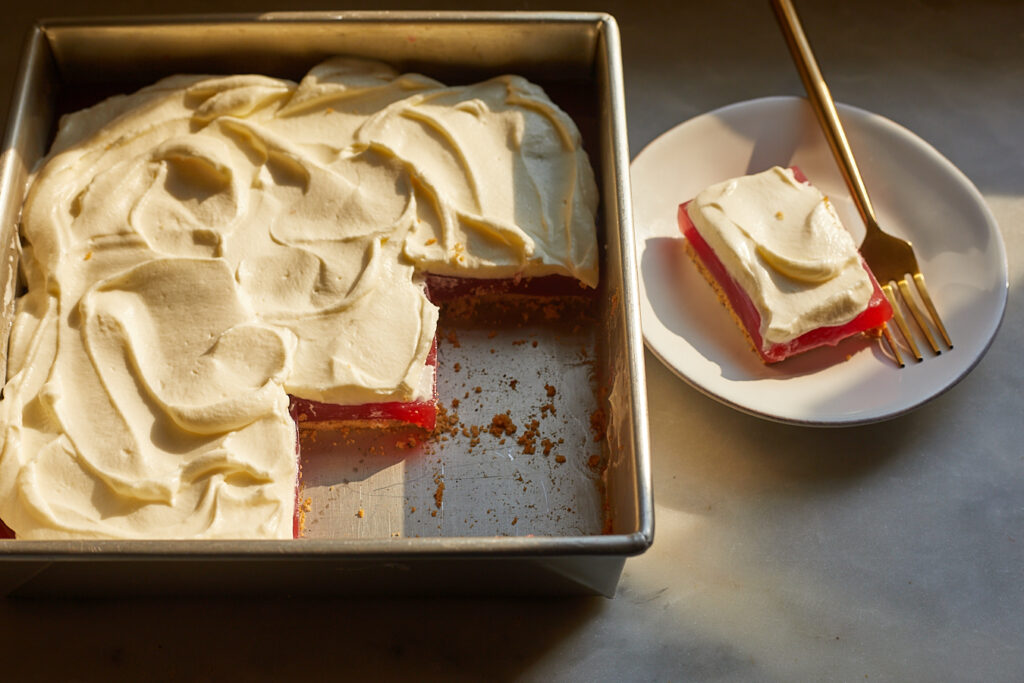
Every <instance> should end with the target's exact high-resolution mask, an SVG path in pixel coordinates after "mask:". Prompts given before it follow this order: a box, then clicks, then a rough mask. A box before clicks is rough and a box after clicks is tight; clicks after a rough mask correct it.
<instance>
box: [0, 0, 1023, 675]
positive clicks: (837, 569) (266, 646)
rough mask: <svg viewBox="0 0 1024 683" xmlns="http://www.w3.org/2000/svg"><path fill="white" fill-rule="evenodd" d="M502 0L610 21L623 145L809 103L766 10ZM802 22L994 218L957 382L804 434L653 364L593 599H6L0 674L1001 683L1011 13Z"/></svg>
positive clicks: (1017, 648) (1016, 482) (1018, 271)
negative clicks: (631, 494) (613, 545)
mask: <svg viewBox="0 0 1024 683" xmlns="http://www.w3.org/2000/svg"><path fill="white" fill-rule="evenodd" d="M447 5H448V6H451V7H457V5H455V4H452V3H447ZM370 6H372V5H371V3H349V4H347V5H345V6H342V5H340V4H337V3H327V2H307V3H304V4H303V8H304V9H306V8H308V9H315V8H332V9H347V8H360V7H370ZM444 6H446V3H430V4H425V3H418V4H414V3H408V2H406V3H400V2H394V3H390V4H389V7H391V8H396V9H397V8H434V9H436V8H441V7H444ZM509 7H513V8H517V9H534V10H536V9H545V8H552V9H554V8H557V9H588V10H593V9H600V10H607V11H610V12H611V13H612V14H614V15H615V16H616V18H617V19H618V21H619V24H620V29H621V31H622V38H623V58H624V62H625V77H626V92H627V107H628V109H627V115H628V120H629V125H630V145H631V153H632V155H634V156H635V155H636V154H637V153H638V152H639V151H640V150H641V149H642V148H643V146H644V145H646V144H647V143H648V142H650V141H651V140H652V139H654V138H655V137H656V136H657V135H658V134H660V133H661V132H663V131H664V130H666V129H668V128H670V127H672V126H674V125H675V124H676V123H679V122H680V121H683V120H685V119H687V118H690V117H691V116H694V115H696V114H699V113H702V112H705V111H708V110H711V109H715V108H717V107H719V106H721V105H724V104H728V103H731V102H736V101H741V100H747V99H752V98H755V97H762V96H767V95H775V94H790V95H800V94H802V88H801V85H800V82H799V79H798V78H797V75H796V72H795V70H794V68H793V66H792V63H791V61H790V58H789V54H788V52H787V51H786V48H785V46H784V43H783V41H782V38H781V36H780V34H779V32H778V29H777V27H776V25H775V21H774V18H773V16H772V13H771V10H770V8H769V5H768V2H767V0H765V1H764V2H760V1H741V0H729V1H727V2H714V3H697V2H692V3H687V2H680V3H675V2H666V1H664V0H659V1H657V2H649V3H643V2H606V3H603V4H594V3H589V4H586V3H581V2H561V3H557V6H552V5H551V4H549V3H545V2H519V3H509V4H505V5H502V6H500V8H509ZM68 8H73V5H72V3H68V2H59V1H57V0H37V2H34V3H31V4H25V5H21V6H19V7H18V8H16V9H14V10H9V11H8V12H7V19H6V21H5V25H4V27H3V29H2V31H3V36H4V41H3V43H2V44H0V46H2V47H0V59H2V78H3V80H2V81H0V87H2V90H3V92H4V93H9V92H10V90H11V88H12V82H13V73H14V70H15V68H16V64H17V57H18V54H19V50H20V47H19V46H20V41H21V39H22V37H23V36H24V34H25V31H26V30H27V28H28V26H29V23H30V21H31V19H32V18H34V17H43V16H55V15H68V14H80V13H82V12H84V11H85V10H83V9H77V8H73V9H68ZM140 8H144V11H146V12H147V13H159V12H164V13H166V12H172V11H180V12H200V11H203V12H212V11H256V10H266V9H280V8H281V4H278V5H277V6H275V5H273V4H267V3H246V2H224V1H220V2H218V1H217V0H210V1H208V2H199V1H198V0H182V1H179V2H177V3H170V2H166V1H163V0H153V1H152V2H149V3H146V4H145V5H143V4H138V5H136V4H135V3H132V2H128V1H127V0H124V1H118V0H102V1H98V2H95V3H90V5H89V9H88V13H89V14H122V13H127V12H133V11H140ZM798 9H799V10H800V11H801V15H802V17H803V19H804V23H805V27H806V29H807V32H808V34H809V36H810V39H811V42H812V44H813V45H814V47H815V49H816V50H817V52H818V57H819V60H820V62H821V65H822V69H823V71H824V72H825V75H826V77H827V78H828V79H829V81H830V84H831V87H832V91H833V94H834V95H835V97H836V99H838V100H840V101H843V102H846V103H849V104H853V105H856V106H858V107H861V108H864V109H867V110H870V111H873V112H876V113H878V114H882V115H884V116H886V117H888V118H890V119H893V120H895V121H897V122H898V123H901V124H903V125H904V126H906V127H907V128H909V129H911V130H912V131H914V132H916V133H917V134H918V135H920V136H921V137H922V138H924V139H925V140H926V141H928V142H930V143H931V144H932V145H933V146H935V147H936V148H937V149H938V150H939V151H940V152H941V153H942V154H944V155H945V156H946V157H947V158H949V159H950V160H951V161H952V162H953V163H954V164H956V165H957V166H958V167H959V168H960V169H961V170H962V171H963V172H964V173H965V174H966V175H967V176H968V177H969V178H971V180H973V182H974V183H975V184H976V185H977V186H978V188H979V190H980V191H981V192H982V194H983V195H984V197H985V200H986V202H987V203H988V205H989V207H990V209H991V210H992V212H993V213H994V214H995V217H996V220H997V221H998V223H999V225H1000V226H1001V229H1002V234H1003V238H1004V240H1005V242H1006V247H1007V252H1008V254H1009V268H1010V270H1009V273H1010V290H1011V291H1010V295H1009V306H1008V308H1007V312H1006V317H1005V320H1004V322H1003V326H1002V329H1001V331H1000V333H999V335H998V337H997V338H996V340H995V342H994V344H993V345H992V347H991V349H990V351H989V352H988V355H987V356H986V357H985V358H984V359H983V360H982V362H981V363H980V364H979V365H978V366H977V367H976V368H975V370H974V371H973V372H972V373H971V374H970V375H969V376H968V377H967V378H966V379H964V380H963V381H962V382H961V383H960V384H958V385H957V386H956V387H954V388H953V389H952V390H951V391H949V392H948V393H946V394H944V395H942V396H941V397H939V398H938V399H936V400H935V401H933V402H931V403H929V404H927V405H926V406H924V407H923V408H921V409H919V410H917V411H915V412H913V413H911V414H909V415H906V416H904V417H901V418H898V419H896V420H892V421H889V422H886V423H881V424H876V425H871V426H866V427H856V428H846V429H810V428H800V427H790V426H784V425H780V424H775V423H771V422H766V421H763V420H759V419H756V418H753V417H749V416H746V415H743V414H740V413H738V412H735V411H733V410H731V409H729V408H727V407H724V406H721V405H719V404H717V403H715V402H713V401H712V400H710V399H708V398H706V397H705V396H704V395H702V394H701V393H699V392H698V391H696V390H694V389H692V388H690V387H689V386H688V385H686V384H685V383H684V382H683V381H681V380H679V379H678V378H677V377H676V376H675V375H674V374H673V373H672V372H671V371H669V370H668V369H666V368H665V367H664V366H663V365H662V364H661V363H660V362H659V361H658V360H657V359H655V358H654V357H653V356H651V355H650V354H648V355H647V364H648V368H647V379H648V396H649V403H650V406H651V409H650V410H651V413H650V428H651V436H652V460H653V471H654V486H655V500H656V533H655V542H654V545H653V547H652V548H651V549H650V550H649V551H648V552H647V553H645V554H644V555H642V556H640V557H637V558H632V559H630V560H628V561H627V563H626V568H625V572H624V574H623V577H622V580H621V583H620V585H619V589H618V593H617V595H616V596H615V598H614V599H611V600H607V599H603V598H589V599H567V600H544V601H541V600H537V601H523V600H516V601H512V600H497V599H495V600H485V601H479V600H412V601H398V600H394V601H391V600H388V601H340V600H310V599H303V600H293V601H287V600H274V601H258V600H257V601H251V600H250V601H245V602H238V601H232V600H226V599H225V600H212V601H211V600H201V599H192V598H190V599H182V600H137V601H109V602H58V601H21V600H9V601H6V602H0V654H3V655H6V656H3V658H2V661H3V664H2V666H3V669H2V670H3V671H5V672H7V673H8V674H14V675H13V677H12V678H10V679H9V680H36V679H48V678H60V679H71V680H84V679H91V678H97V679H102V680H119V679H122V678H131V679H149V678H151V677H152V678H156V679H167V680H177V679H198V680H216V679H223V678H227V679H228V680H232V679H235V678H242V679H246V680H291V679H293V678H298V677H300V676H301V677H302V678H306V679H309V680H321V679H324V678H326V677H327V676H328V675H330V676H332V677H335V676H341V675H343V674H352V675H353V678H355V677H356V676H358V677H360V678H367V679H376V678H378V677H381V676H387V677H394V678H405V679H413V680H422V679H438V678H454V679H459V680H461V679H466V680H479V679H498V680H508V679H527V680H658V681H670V680H671V681H676V680H699V681H707V680H716V681H718V680H723V681H724V680H728V681H734V680H737V681H741V680H742V681H746V680H751V681H755V680H756V681H762V680H781V681H790V680H841V681H847V680H871V681H877V680H892V681H908V680H922V681H934V680H956V681H1011V680H1021V678H1022V677H1024V397H1022V395H1024V391H1022V388H1024V364H1022V363H1021V362H1020V360H1019V359H1020V356H1021V353H1020V350H1019V348H1018V343H1019V340H1021V339H1022V338H1024V315H1022V313H1024V307H1022V305H1021V303H1020V301H1021V292H1020V291H1019V290H1020V286H1021V285H1020V283H1021V275H1022V273H1024V228H1022V226H1024V114H1022V112H1024V87H1022V86H1021V84H1022V83H1024V4H1021V3H1015V2H1012V1H1010V2H998V1H996V0H990V1H988V2H975V3H969V2H960V3H954V2H945V1H939V0H917V1H914V0H898V1H896V2H889V1H885V0H869V1H866V2H860V3H854V2H850V3H828V2H815V1H813V0H803V1H802V2H799V3H798ZM5 97H6V96H5ZM954 352H955V351H954ZM57 652H60V653H61V656H60V657H57V656H55V655H56V653H57ZM12 668H13V671H12ZM4 678H7V675H6V674H5V676H4Z"/></svg>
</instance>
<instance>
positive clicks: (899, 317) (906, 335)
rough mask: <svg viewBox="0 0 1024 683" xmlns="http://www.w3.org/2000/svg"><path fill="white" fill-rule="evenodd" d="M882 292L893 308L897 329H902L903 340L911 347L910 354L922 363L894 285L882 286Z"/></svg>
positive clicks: (922, 358) (893, 317)
mask: <svg viewBox="0 0 1024 683" xmlns="http://www.w3.org/2000/svg"><path fill="white" fill-rule="evenodd" d="M882 292H883V293H884V294H885V298H886V299H888V300H889V305H890V306H892V319H893V320H894V321H896V327H898V328H900V334H902V335H903V340H904V341H905V342H907V346H908V347H910V352H911V353H912V354H914V360H916V361H918V362H920V361H922V360H924V356H922V355H921V352H920V351H918V349H917V342H915V341H914V337H913V335H911V334H910V328H909V327H907V321H906V319H904V317H903V313H902V312H901V311H900V306H899V303H898V302H897V301H896V295H895V294H893V291H892V283H891V282H888V283H886V284H884V285H882Z"/></svg>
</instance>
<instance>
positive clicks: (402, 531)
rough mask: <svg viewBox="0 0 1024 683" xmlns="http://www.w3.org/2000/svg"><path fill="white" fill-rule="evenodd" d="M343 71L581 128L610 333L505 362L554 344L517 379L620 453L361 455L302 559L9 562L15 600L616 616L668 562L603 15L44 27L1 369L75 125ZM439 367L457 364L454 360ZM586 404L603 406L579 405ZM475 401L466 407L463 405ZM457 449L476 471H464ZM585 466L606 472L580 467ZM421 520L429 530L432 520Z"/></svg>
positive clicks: (334, 492) (97, 550)
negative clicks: (88, 114) (465, 603)
mask: <svg viewBox="0 0 1024 683" xmlns="http://www.w3.org/2000/svg"><path fill="white" fill-rule="evenodd" d="M336 54H346V55H353V56H361V57H368V58H375V59H380V60H383V61H386V62H389V63H391V64H393V65H394V66H396V67H397V68H398V69H400V70H402V71H418V72H421V73H425V74H427V75H429V76H432V77H435V78H438V79H439V80H442V81H446V82H456V83H457V82H471V81H475V80H482V79H484V78H487V77H490V76H496V75H499V74H502V73H518V74H521V75H523V76H526V77H527V78H530V79H531V80H534V81H536V82H539V83H540V84H541V85H543V86H544V87H545V88H546V89H548V91H549V93H551V94H552V98H553V99H555V101H556V102H557V103H558V104H560V105H562V106H563V108H565V109H567V111H569V113H570V114H571V115H573V116H574V117H576V118H577V121H578V123H579V124H580V127H581V130H582V132H583V135H584V140H585V145H586V147H587V149H588V152H589V154H590V156H591V160H592V162H593V164H594V167H595V172H596V175H597V180H598V186H599V189H600V191H601V205H600V216H601V219H600V223H601V230H600V235H601V239H602V241H603V247H604V248H603V250H602V263H601V267H602V285H601V287H600V288H599V290H598V291H599V297H598V299H597V301H596V302H595V303H594V308H595V311H593V316H592V320H593V321H594V322H593V323H592V324H591V325H590V326H589V327H588V328H587V329H584V330H583V331H582V332H580V331H579V330H578V326H577V328H575V329H574V330H573V331H571V332H569V331H566V330H558V329H554V330H552V329H549V328H547V327H545V326H544V325H540V326H539V327H537V328H528V329H518V330H517V331H515V332H514V333H510V334H506V333H505V332H502V335H501V336H499V338H498V340H499V341H501V339H502V338H504V339H505V342H506V344H505V346H504V347H502V348H503V349H505V351H508V353H514V352H515V351H514V348H516V349H517V348H519V347H526V346H529V345H527V344H524V343H523V341H524V340H526V339H528V338H532V339H534V340H536V339H540V340H541V341H542V342H543V343H542V344H541V348H542V349H544V350H545V354H540V357H541V358H542V359H543V360H541V361H536V360H534V361H529V362H532V363H537V362H540V363H546V366H545V367H543V368H542V369H543V372H542V371H541V369H537V368H534V367H533V366H530V365H528V364H527V365H522V366H521V367H520V370H519V371H518V374H519V375H522V376H523V378H524V379H523V381H524V382H525V383H526V385H529V384H530V381H533V383H534V384H537V385H538V386H537V387H534V388H535V389H543V388H545V387H546V385H547V382H548V381H549V380H548V378H549V377H552V376H557V377H559V378H561V380H562V381H563V382H569V385H568V386H564V387H561V388H560V389H559V391H558V399H559V400H560V401H562V403H560V404H559V406H560V410H562V413H563V414H565V413H568V417H567V418H565V419H562V420H561V422H560V423H559V424H561V425H564V427H561V428H559V429H563V430H565V432H564V433H565V434H566V435H567V436H572V438H574V439H575V438H576V437H579V436H580V435H581V434H582V435H586V433H587V431H586V427H581V426H580V424H581V423H585V422H587V420H586V417H587V414H588V412H589V410H590V408H591V407H597V408H600V409H602V410H603V411H604V413H605V414H606V416H607V420H606V435H605V438H604V439H603V441H601V442H600V443H597V444H596V445H593V444H591V445H589V446H586V445H582V443H581V442H580V441H579V440H578V439H577V440H576V441H573V443H575V444H580V445H578V446H571V445H569V446H566V447H565V455H564V456H562V457H561V458H559V459H558V461H557V462H559V463H564V464H566V466H564V467H558V466H556V465H555V464H554V463H555V462H556V461H555V459H554V458H547V459H540V456H536V457H534V458H533V459H527V458H524V457H522V455H523V454H522V452H520V451H516V450H515V449H513V448H507V447H506V448H504V449H498V448H494V449H492V452H491V453H490V454H487V452H486V450H485V453H484V455H481V454H480V453H479V452H473V453H469V457H467V455H466V453H465V444H463V445H462V446H459V445H457V441H458V439H459V438H460V437H459V435H458V434H453V435H452V442H453V443H452V445H450V446H449V445H446V444H439V445H437V446H436V448H435V451H432V452H429V453H427V454H422V453H421V454H401V455H397V454H392V456H385V457H383V458H382V459H377V460H374V459H373V458H372V457H363V456H365V455H366V454H365V453H363V454H362V455H361V456H360V457H359V458H358V459H353V458H351V457H349V458H348V459H347V460H346V459H344V458H342V459H340V460H339V459H337V455H336V454H335V455H334V456H332V454H330V453H327V454H320V455H319V456H317V458H316V460H314V461H309V462H304V464H303V468H304V472H303V477H304V480H306V479H308V480H309V482H308V486H309V490H308V492H304V493H303V495H306V494H307V493H308V495H309V500H310V505H309V506H310V507H311V510H310V513H309V517H310V519H309V522H308V530H309V531H310V533H308V534H307V535H306V537H304V538H302V539H296V540H290V541H261V542H251V541H87V542H85V541H83V542H66V541H60V542H58V541H23V540H0V594H4V595H138V594H168V593H190V594H218V595H223V594H262V595H267V594H290V595H295V594H342V595H410V594H418V595H471V594H475V595H499V594H505V595H507V594H524V595H552V594H604V595H609V596H610V595H612V594H613V593H614V591H615V587H616V585H617V582H618V580H619V576H620V574H621V571H622V567H623V564H624V562H625V559H626V557H628V556H630V555H635V554H638V553H641V552H643V551H644V550H645V549H646V548H647V547H648V546H649V545H650V543H651V542H652V540H653V530H654V521H653V500H652V489H651V481H650V476H651V475H650V462H649V458H650V456H649V443H648V434H647V409H646V389H645V384H644V366H643V343H642V339H641V334H640V321H639V313H638V310H639V307H638V305H637V283H636V261H635V258H636V256H635V252H634V246H633V245H634V242H633V228H632V224H631V220H632V211H631V206H630V191H629V166H628V163H629V153H628V149H627V141H626V140H627V137H626V122H625V108H624V95H623V84H622V67H621V57H620V49H619V35H618V28H617V26H616V23H615V20H614V19H613V18H612V17H611V16H609V15H607V14H601V13H461V12H460V13H436V12H430V13H425V12H371V13H367V12H338V13H322V12H316V13H308V12H301V13H275V14H264V15H245V16H240V15H231V16H181V17H158V18H128V19H110V20H52V21H43V22H40V23H39V24H38V25H37V26H36V27H35V28H34V29H33V30H32V32H31V33H30V35H29V36H28V39H27V42H26V46H25V51H24V56H23V60H22V64H21V70H20V73H19V77H18V81H17V85H16V89H15V92H14V96H13V99H12V105H11V112H10V118H9V121H8V130H7V135H6V138H5V143H4V150H3V157H2V166H0V219H2V225H0V228H2V233H0V244H2V245H3V246H4V249H5V254H6V258H4V259H3V260H2V261H0V281H2V282H4V283H6V285H5V290H4V314H3V319H2V322H3V329H2V337H0V347H2V348H4V349H6V347H7V335H8V332H9V327H10V317H11V310H12V305H13V300H14V297H15V296H16V293H17V277H16V273H17V250H16V243H17V227H18V221H19V215H20V210H21V202H22V198H23V196H24V193H25V190H26V186H27V183H28V181H29V175H30V173H31V171H32V169H33V168H34V167H35V165H36V163H37V162H38V161H39V159H41V158H42V157H43V156H44V155H45V153H46V150H47V147H48V146H49V144H50V141H51V139H52V136H53V131H54V129H55V125H56V120H57V118H58V117H59V116H60V115H61V114H62V113H65V112H67V111H71V110H74V109H77V108H79V107H81V106H86V105H89V104H92V103H94V102H95V101H98V100H99V99H100V98H101V97H103V96H106V95H110V94H115V93H117V92H128V91H131V90H133V89H135V88H137V87H139V86H141V85H145V84H147V83H150V82H152V81H154V80H156V79H158V78H160V77H162V76H166V75H171V74H174V73H262V74H267V75H271V76H277V77H284V78H292V79H297V78H299V77H301V76H302V74H303V73H305V71H306V70H308V69H309V68H310V67H311V66H313V65H314V64H316V63H317V62H319V61H321V60H323V59H325V58H327V57H329V56H332V55H336ZM445 324H446V323H444V321H442V325H445ZM455 328H457V329H455ZM455 328H453V329H451V330H448V333H449V334H458V335H460V336H461V338H462V339H463V343H462V344H455V345H454V346H453V347H449V349H448V351H447V353H450V354H452V355H451V356H450V357H449V358H448V360H449V361H451V360H452V359H453V358H459V357H461V358H464V359H465V363H466V365H467V367H468V366H471V365H472V366H475V367H477V368H483V367H485V366H486V365H487V364H488V363H491V364H492V365H493V363H494V361H493V358H494V354H495V349H494V345H495V342H493V341H491V340H492V339H493V338H494V337H495V334H494V332H488V331H487V330H486V329H484V328H480V327H479V326H477V327H474V326H473V325H472V324H471V325H469V326H465V327H458V325H457V324H456V325H455ZM514 337H515V339H513V338H514ZM580 343H582V344H583V345H585V346H586V348H587V349H588V351H587V353H585V354H584V355H587V358H586V359H585V362H578V361H579V359H578V358H577V357H576V356H577V355H578V353H579V352H578V348H579V347H578V344H580ZM537 346H538V344H537V343H534V344H533V347H534V348H536V347H537ZM455 349H462V350H461V351H456V350H455ZM499 351H500V352H501V353H504V352H505V351H501V350H499ZM441 353H442V362H444V354H445V353H446V351H445V348H444V347H442V349H441ZM459 353H462V354H465V355H463V356H459V355H458V354H459ZM489 354H490V358H491V360H490V361H489V360H488V356H489ZM574 354H575V355H574ZM574 359H575V360H574ZM519 361H522V359H521V358H520V359H519V360H518V361H517V360H515V359H514V358H513V359H512V361H511V362H519ZM4 365H6V364H5V363H4ZM581 368H583V369H582V370H581ZM535 369H536V372H533V370H535ZM528 377H530V378H532V377H536V379H533V380H530V379H528ZM574 377H575V378H577V379H578V380H579V381H578V382H577V384H575V385H573V382H576V381H577V380H575V379H574ZM595 377H596V378H597V379H596V380H595V379H594V378H595ZM466 379H467V378H466V377H465V376H462V377H456V376H455V375H452V374H451V373H450V372H449V373H448V376H447V377H443V378H442V379H441V380H440V384H441V385H442V391H448V392H449V395H450V396H456V395H458V396H460V397H461V396H462V395H463V394H462V393H461V392H462V391H463V388H464V387H465V386H467V385H466ZM516 381H518V380H516ZM588 381H589V382H590V384H589V385H587V382H588ZM460 382H461V383H460ZM487 382H491V383H492V386H491V387H490V388H489V387H488V385H487V384H486V383H487ZM507 382H508V377H507V376H506V375H500V376H498V375H495V376H492V377H488V376H487V373H486V372H482V373H481V374H479V375H478V376H477V377H476V378H472V379H469V383H470V385H472V384H475V383H483V384H484V385H485V386H484V387H483V388H482V391H481V390H477V391H476V392H475V393H476V394H482V395H483V396H484V397H485V398H486V396H487V394H488V391H490V390H491V389H492V388H493V390H494V391H499V390H500V389H501V387H502V386H504V385H503V383H507ZM580 382H581V383H582V384H580ZM596 385H600V390H599V391H596V390H594V388H595V386H596ZM477 386H479V384H477ZM586 386H589V387H590V389H591V390H590V391H589V392H588V391H582V390H581V387H586ZM512 387H513V388H515V387H516V384H515V382H513V383H512ZM473 388H474V389H475V388H476V387H473ZM525 388H526V387H522V388H521V389H522V390H519V391H517V392H512V393H509V392H508V391H507V388H506V389H505V392H506V393H505V394H503V396H504V395H508V396H512V394H515V395H517V396H527V397H529V396H531V394H530V392H529V391H526V390H525ZM552 391H554V390H553V389H552ZM471 393H473V392H472V391H471V390H468V389H467V390H466V393H465V397H466V398H467V399H468V398H469V397H470V394H471ZM508 400H511V401H513V402H514V401H518V402H519V403H518V404H515V405H513V407H514V408H515V409H517V410H522V411H526V412H523V415H526V414H527V412H529V411H530V410H534V412H536V408H537V406H536V405H530V404H529V402H530V401H534V400H535V399H534V398H532V397H531V398H519V399H508ZM588 402H589V403H588ZM591 404H592V405H591ZM502 405H504V403H503V404H502ZM545 410H546V409H545ZM574 411H575V412H578V413H579V414H574ZM551 414H553V411H552V413H551ZM544 415H545V416H547V415H548V413H547V412H544ZM556 433H560V432H557V430H556ZM567 443H568V442H567ZM460 448H461V449H462V450H461V451H460ZM449 449H451V450H452V451H453V452H458V453H459V455H457V456H450V455H448V453H447V452H448V450H449ZM595 449H596V451H595ZM326 450H330V448H327V449H326ZM371 450H372V448H371ZM470 450H472V449H471V448H470ZM439 453H440V454H439ZM545 455H546V454H545ZM595 458H596V460H595ZM588 462H589V464H590V465H591V467H590V468H587V467H585V466H583V463H588ZM595 462H599V463H600V467H599V468H596V469H595V468H594V467H593V465H594V463H595ZM509 463H511V464H509ZM574 463H575V467H573V465H574ZM446 466H447V469H445V467H446ZM477 468H479V471H477ZM342 470H345V472H347V474H343V473H342ZM439 472H440V474H438V473H439ZM541 475H543V476H541ZM381 477H383V479H381ZM438 477H440V479H439V478H438ZM535 478H536V479H544V481H541V482H538V483H534V481H533V479H535ZM439 481H444V482H446V486H445V487H440V486H438V485H437V484H438V482H439ZM496 483H500V486H497V487H496ZM513 483H514V485H513ZM520 488H521V491H520ZM442 490H444V491H445V494H444V495H445V497H444V499H443V500H442V498H441V497H440V495H439V494H440V492H441V491H442ZM382 491H389V492H390V494H389V495H382V494H381V492H382ZM395 491H397V492H398V493H397V494H395ZM431 497H433V501H432V502H431V500H430V499H431ZM560 497H561V498H560ZM581 498H582V499H583V500H580V499H581ZM432 505H433V507H432ZM417 506H419V507H421V508H430V509H429V510H427V509H421V511H420V513H419V515H418V516H417V515H416V508H417ZM357 508H358V514H355V512H356V509H357ZM438 512H441V513H442V514H441V515H440V517H441V519H438Z"/></svg>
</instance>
